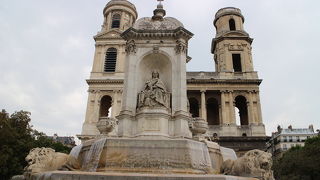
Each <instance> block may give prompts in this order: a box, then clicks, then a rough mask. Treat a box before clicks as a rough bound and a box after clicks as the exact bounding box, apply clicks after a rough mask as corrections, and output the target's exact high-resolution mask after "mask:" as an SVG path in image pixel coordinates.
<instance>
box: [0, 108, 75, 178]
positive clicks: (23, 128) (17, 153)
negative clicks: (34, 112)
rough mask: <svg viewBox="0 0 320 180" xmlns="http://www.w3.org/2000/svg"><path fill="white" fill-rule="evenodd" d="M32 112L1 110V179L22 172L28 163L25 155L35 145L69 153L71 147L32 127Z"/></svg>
mask: <svg viewBox="0 0 320 180" xmlns="http://www.w3.org/2000/svg"><path fill="white" fill-rule="evenodd" d="M30 121H31V119H30V113H29V112H26V111H19V112H15V113H13V114H11V115H9V114H8V113H6V111H4V110H2V112H0V177H1V178H0V179H1V180H2V179H10V177H11V176H13V175H17V174H22V173H23V169H24V167H25V166H26V165H27V162H26V161H25V157H26V156H27V155H28V153H29V151H30V150H31V149H32V148H35V147H50V148H52V149H55V150H56V152H64V153H69V152H70V150H71V148H69V147H67V146H64V145H63V144H61V143H59V142H55V141H53V140H52V139H49V138H48V137H46V135H45V134H44V133H41V132H38V131H36V130H34V129H32V126H31V125H30Z"/></svg>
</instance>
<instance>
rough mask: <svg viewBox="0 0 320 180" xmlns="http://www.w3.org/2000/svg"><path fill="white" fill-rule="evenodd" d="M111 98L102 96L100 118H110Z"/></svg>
mask: <svg viewBox="0 0 320 180" xmlns="http://www.w3.org/2000/svg"><path fill="white" fill-rule="evenodd" d="M111 105H112V98H111V97H110V96H103V97H102V98H101V101H100V117H111V110H112V108H111Z"/></svg>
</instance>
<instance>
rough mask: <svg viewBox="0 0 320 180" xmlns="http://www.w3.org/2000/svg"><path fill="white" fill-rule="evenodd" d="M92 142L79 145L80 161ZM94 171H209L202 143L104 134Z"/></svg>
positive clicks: (209, 163) (207, 159) (206, 151)
mask: <svg viewBox="0 0 320 180" xmlns="http://www.w3.org/2000/svg"><path fill="white" fill-rule="evenodd" d="M92 144H93V141H92V142H86V143H85V144H84V145H83V148H82V150H81V153H80V155H79V161H80V163H81V164H82V163H83V162H84V157H85V156H86V153H87V152H88V151H89V149H90V147H91V146H92ZM96 171H97V172H128V173H132V172H140V173H143V172H148V173H160V174H168V173H184V174H206V173H210V172H213V169H212V165H211V160H210V155H209V151H208V147H207V145H206V144H205V143H202V142H198V141H193V140H188V139H174V140H170V139H159V138H158V139H154V137H153V139H145V138H143V139H141V138H139V139H136V138H128V139H125V138H107V140H106V142H105V144H104V147H103V150H102V152H101V155H100V158H99V162H98V167H97V170H96Z"/></svg>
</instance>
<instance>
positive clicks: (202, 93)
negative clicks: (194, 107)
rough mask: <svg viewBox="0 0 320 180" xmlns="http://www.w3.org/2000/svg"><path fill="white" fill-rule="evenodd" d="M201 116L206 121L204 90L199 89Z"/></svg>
mask: <svg viewBox="0 0 320 180" xmlns="http://www.w3.org/2000/svg"><path fill="white" fill-rule="evenodd" d="M200 92H201V116H200V117H201V118H202V119H204V120H206V121H207V107H206V94H205V93H206V91H205V90H201V91H200Z"/></svg>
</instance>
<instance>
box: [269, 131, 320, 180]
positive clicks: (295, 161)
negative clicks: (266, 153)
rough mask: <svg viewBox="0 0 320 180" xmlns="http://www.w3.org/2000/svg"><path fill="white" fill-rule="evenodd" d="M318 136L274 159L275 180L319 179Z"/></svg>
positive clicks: (319, 146) (319, 144)
mask: <svg viewBox="0 0 320 180" xmlns="http://www.w3.org/2000/svg"><path fill="white" fill-rule="evenodd" d="M319 154H320V136H318V137H314V138H310V139H308V140H307V141H306V142H305V146H304V147H300V146H297V147H293V148H291V149H290V150H288V151H287V152H285V153H284V154H283V156H282V157H281V158H279V159H276V160H274V163H273V170H274V175H275V178H276V179H277V180H300V179H303V180H316V179H320V156H319Z"/></svg>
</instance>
